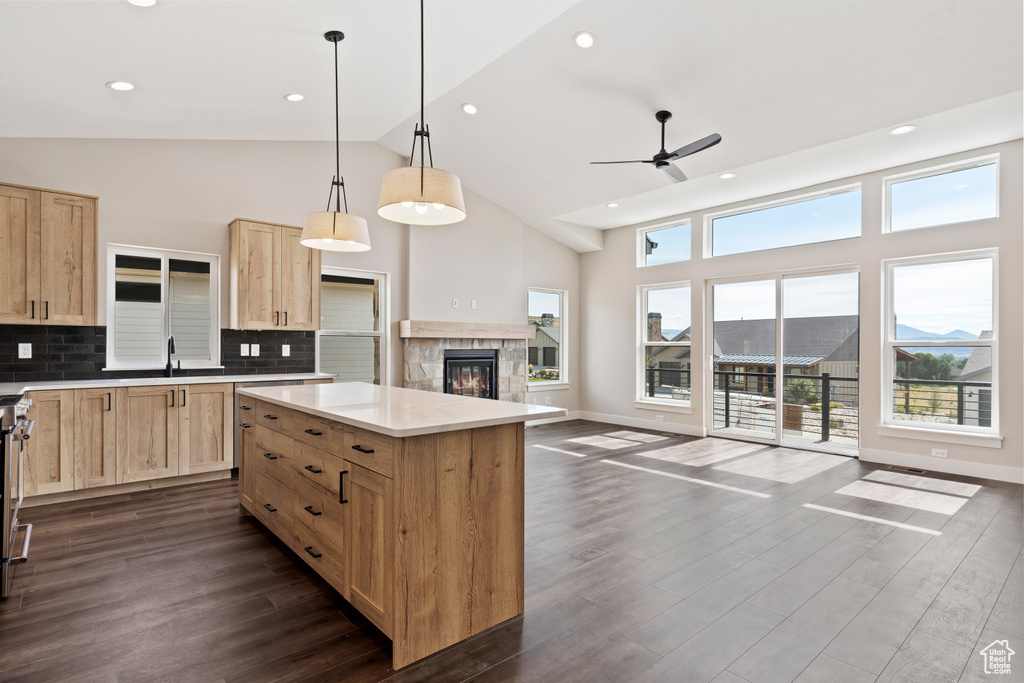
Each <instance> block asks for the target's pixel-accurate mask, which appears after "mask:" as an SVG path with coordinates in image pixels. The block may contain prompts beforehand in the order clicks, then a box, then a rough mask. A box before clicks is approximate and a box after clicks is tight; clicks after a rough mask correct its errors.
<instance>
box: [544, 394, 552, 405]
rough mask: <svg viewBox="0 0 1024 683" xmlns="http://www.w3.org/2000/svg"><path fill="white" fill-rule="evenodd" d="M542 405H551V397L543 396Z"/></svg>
mask: <svg viewBox="0 0 1024 683" xmlns="http://www.w3.org/2000/svg"><path fill="white" fill-rule="evenodd" d="M544 405H546V406H549V405H551V397H550V396H545V397H544Z"/></svg>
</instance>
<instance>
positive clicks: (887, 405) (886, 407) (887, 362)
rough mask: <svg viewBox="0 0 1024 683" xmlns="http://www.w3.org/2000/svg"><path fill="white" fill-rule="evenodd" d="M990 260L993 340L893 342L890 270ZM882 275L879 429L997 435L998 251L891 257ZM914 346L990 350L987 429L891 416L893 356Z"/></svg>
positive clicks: (906, 340)
mask: <svg viewBox="0 0 1024 683" xmlns="http://www.w3.org/2000/svg"><path fill="white" fill-rule="evenodd" d="M984 258H991V259H992V283H991V286H992V338H991V339H916V340H915V339H899V340H897V339H896V318H895V316H896V306H895V300H894V293H895V292H894V289H893V271H894V270H895V269H896V268H899V267H902V266H923V265H933V264H941V263H956V262H960V261H974V260H978V259H984ZM882 273H883V278H884V282H883V288H882V296H883V297H884V301H883V306H882V309H883V315H884V316H885V319H884V320H883V323H882V363H880V365H881V368H880V370H881V379H882V406H881V413H882V414H881V426H882V430H883V431H882V433H883V434H884V435H897V434H893V433H891V432H886V431H885V429H886V428H889V429H892V428H896V429H898V430H914V431H923V432H931V433H933V434H935V435H937V436H938V435H945V434H950V435H951V434H962V435H965V436H967V435H971V436H984V437H993V436H999V434H1000V431H999V429H1000V427H999V422H1000V420H999V394H1000V391H999V329H998V328H999V299H998V296H999V250H998V249H997V248H992V249H973V250H968V251H959V252H950V253H944V254H929V255H923V256H910V257H905V258H893V259H886V260H884V261H882ZM905 346H913V347H916V348H925V347H932V348H943V347H950V346H956V347H961V348H963V347H984V346H989V347H991V348H992V387H991V392H992V397H991V408H990V410H991V424H990V426H988V427H981V426H974V425H958V424H945V423H934V422H917V421H914V420H900V419H897V418H896V417H895V416H894V414H893V399H894V388H893V380H894V379H895V378H894V365H893V361H892V358H893V354H894V353H895V349H896V348H897V347H905Z"/></svg>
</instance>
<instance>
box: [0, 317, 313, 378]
mask: <svg viewBox="0 0 1024 683" xmlns="http://www.w3.org/2000/svg"><path fill="white" fill-rule="evenodd" d="M26 343H31V344H32V358H29V359H19V358H18V344H26ZM220 344H221V346H220V350H221V365H223V366H224V368H223V369H219V368H217V369H202V370H180V371H179V370H175V371H174V374H175V375H176V376H181V377H194V376H201V375H250V374H276V373H283V372H314V371H315V370H316V333H315V332H289V331H283V330H265V331H260V332H254V331H245V330H221V331H220ZM242 344H259V345H260V355H259V356H258V357H252V356H249V357H242V356H241V355H240V353H239V351H240V348H239V347H240V346H241V345H242ZM283 344H289V345H290V346H291V349H290V350H291V355H290V356H288V357H287V358H285V357H282V356H281V346H282V345H283ZM106 364H107V328H106V326H96V327H85V326H83V327H79V326H72V325H0V382H36V381H58V380H72V379H116V378H119V377H163V374H164V373H163V370H118V371H116V372H112V371H104V370H103V368H104V367H105V366H106Z"/></svg>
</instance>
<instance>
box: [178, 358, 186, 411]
mask: <svg viewBox="0 0 1024 683" xmlns="http://www.w3.org/2000/svg"><path fill="white" fill-rule="evenodd" d="M178 365H179V366H180V365H181V361H180V360H179V361H178ZM178 369H179V370H181V368H180V367H179V368H178ZM181 407H182V408H184V407H185V390H184V389H182V390H181Z"/></svg>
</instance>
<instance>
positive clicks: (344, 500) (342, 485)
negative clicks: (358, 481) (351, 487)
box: [338, 470, 348, 503]
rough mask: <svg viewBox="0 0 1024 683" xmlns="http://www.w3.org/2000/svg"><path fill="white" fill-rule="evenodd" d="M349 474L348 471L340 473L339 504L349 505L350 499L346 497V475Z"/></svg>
mask: <svg viewBox="0 0 1024 683" xmlns="http://www.w3.org/2000/svg"><path fill="white" fill-rule="evenodd" d="M346 474H348V470H342V471H341V472H339V473H338V502H339V503H347V502H348V498H346V497H345V475H346Z"/></svg>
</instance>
